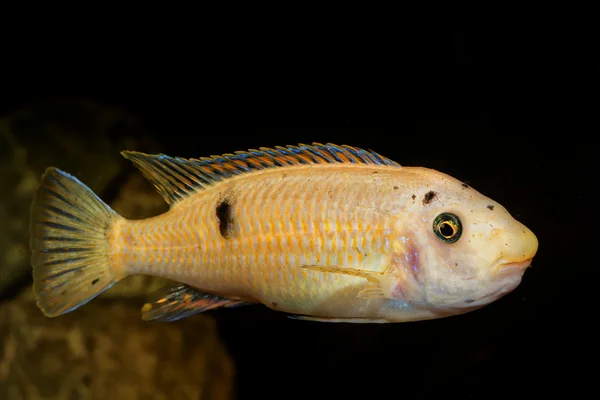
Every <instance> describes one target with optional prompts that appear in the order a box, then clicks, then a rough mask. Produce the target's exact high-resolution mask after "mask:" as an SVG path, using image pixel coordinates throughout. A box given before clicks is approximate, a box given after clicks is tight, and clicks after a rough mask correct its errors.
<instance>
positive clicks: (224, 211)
mask: <svg viewBox="0 0 600 400" xmlns="http://www.w3.org/2000/svg"><path fill="white" fill-rule="evenodd" d="M231 211H232V210H231V204H230V203H229V200H227V199H224V200H222V201H221V202H220V203H219V204H218V205H217V209H216V213H217V219H218V220H219V232H220V233H221V236H223V237H224V238H225V239H228V238H229V235H230V234H231V229H232V228H233V218H232V213H231Z"/></svg>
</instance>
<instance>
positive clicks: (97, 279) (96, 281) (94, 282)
mask: <svg viewBox="0 0 600 400" xmlns="http://www.w3.org/2000/svg"><path fill="white" fill-rule="evenodd" d="M99 280H100V278H96V279H94V280H93V281H92V285H95V284H96V283H98V281H99Z"/></svg>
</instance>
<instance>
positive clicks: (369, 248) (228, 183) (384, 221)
mask: <svg viewBox="0 0 600 400" xmlns="http://www.w3.org/2000/svg"><path fill="white" fill-rule="evenodd" d="M121 154H122V155H123V157H125V158H126V159H128V160H130V161H131V162H132V163H133V164H134V165H135V167H137V168H138V169H139V170H140V172H141V173H142V174H143V176H144V177H145V178H147V179H148V180H149V181H150V183H152V185H153V186H154V187H155V188H156V190H157V191H158V193H160V194H161V195H162V197H163V198H164V200H165V201H166V202H167V203H168V205H169V209H168V211H166V212H164V213H162V214H160V215H156V216H153V217H150V218H144V219H135V220H132V219H127V218H125V217H123V216H121V215H119V214H118V213H116V212H115V211H113V210H112V209H111V208H110V206H109V205H107V204H106V203H105V202H104V201H103V200H101V199H100V198H99V197H98V196H97V195H96V194H95V193H94V192H93V191H92V190H91V189H90V188H89V187H88V186H86V185H85V184H84V183H82V182H81V181H79V180H78V179H77V178H76V177H75V176H73V175H70V174H69V173H67V172H64V171H62V170H60V169H58V168H56V167H49V168H47V169H46V171H45V172H44V174H43V175H42V178H41V183H40V185H39V188H38V189H37V191H36V192H35V195H34V199H33V201H32V205H31V215H30V249H31V265H32V275H33V292H34V295H35V298H36V304H37V306H38V308H39V309H40V310H41V311H42V312H43V314H44V315H46V316H47V317H56V316H59V315H63V314H65V313H68V312H71V311H73V310H76V309H78V308H79V307H81V306H83V305H84V304H86V303H87V302H89V301H91V300H92V299H94V298H95V297H96V296H98V295H99V294H101V293H103V292H104V291H106V290H108V289H109V288H110V287H111V286H113V285H114V284H115V283H117V282H118V281H120V280H122V279H124V278H125V277H128V276H131V275H149V276H156V277H162V278H167V279H168V280H170V281H172V284H170V285H166V286H165V287H163V288H161V289H160V290H158V291H157V292H155V293H153V294H151V295H150V296H149V298H148V299H147V302H146V303H145V304H144V305H143V306H142V308H141V318H142V319H143V320H145V321H162V322H170V321H177V320H179V319H182V318H187V317H190V316H192V315H195V314H198V313H203V312H208V311H210V310H215V309H225V308H232V307H242V306H249V305H261V304H262V305H263V306H266V307H267V308H270V309H272V310H275V311H278V312H282V313H287V315H288V316H289V317H290V318H293V319H296V320H304V321H318V322H344V323H394V322H410V321H421V320H430V319H437V318H445V317H449V316H453V315H459V314H463V313H466V312H470V311H473V310H476V309H479V308H481V307H484V306H486V305H488V304H490V303H492V302H494V301H496V300H498V299H500V298H501V297H503V296H504V295H506V294H508V293H510V292H511V291H513V290H514V289H515V288H516V287H517V286H518V285H519V284H520V282H521V280H522V277H523V275H524V273H525V271H526V270H527V269H528V268H529V267H530V266H531V263H532V260H533V258H534V256H535V255H536V253H537V250H538V239H537V237H536V235H535V234H534V233H533V232H532V231H531V230H530V229H529V228H527V227H526V226H525V225H524V224H522V223H521V222H519V221H517V220H516V219H515V218H514V217H513V216H511V214H510V213H509V212H508V211H507V210H506V208H504V207H503V206H502V205H500V204H499V203H497V202H496V201H494V200H492V199H490V198H488V197H486V196H485V195H483V194H482V193H480V192H478V191H477V190H475V189H474V188H472V187H470V186H469V185H467V184H465V183H463V182H461V181H460V180H458V179H456V178H454V177H452V176H449V175H447V174H445V173H443V172H440V171H437V170H435V169H431V168H427V167H418V166H402V165H400V164H399V163H398V162H396V161H393V160H391V159H389V158H387V157H385V156H382V155H380V154H378V153H377V152H375V151H373V150H365V149H363V148H358V147H353V146H350V145H336V144H332V143H326V144H321V143H312V144H310V145H308V144H302V143H300V144H298V145H286V146H275V147H272V148H270V147H260V148H258V149H250V150H247V151H236V152H234V153H227V154H223V155H212V156H210V157H200V158H180V157H171V156H168V155H165V154H145V153H141V152H137V151H122V152H121Z"/></svg>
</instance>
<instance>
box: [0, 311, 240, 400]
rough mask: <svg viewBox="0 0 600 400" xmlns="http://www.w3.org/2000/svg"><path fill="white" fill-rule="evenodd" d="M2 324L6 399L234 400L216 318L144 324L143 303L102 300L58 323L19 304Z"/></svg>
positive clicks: (0, 377)
mask: <svg viewBox="0 0 600 400" xmlns="http://www.w3.org/2000/svg"><path fill="white" fill-rule="evenodd" d="M0 321H3V322H2V324H0V343H1V344H2V345H1V346H0V399H6V400H12V399H42V398H43V399H103V400H104V399H124V400H127V399H182V400H183V399H211V400H221V399H229V398H231V388H232V384H233V382H232V381H233V367H232V365H231V362H230V359H229V357H228V355H227V353H226V350H225V349H224V348H223V346H222V345H221V343H220V342H219V338H218V336H217V331H216V328H215V324H214V323H213V320H212V319H211V318H208V317H204V316H196V317H193V318H188V319H184V320H181V321H178V322H174V323H158V322H154V323H152V322H144V321H142V320H141V319H140V310H139V306H138V305H136V304H130V303H128V302H126V301H116V300H115V301H112V300H100V299H96V300H95V301H94V302H91V303H89V304H87V305H86V306H85V308H81V309H79V310H77V311H74V312H72V313H70V314H66V315H63V316H61V317H58V318H52V319H50V318H46V317H45V316H43V315H42V313H40V311H39V310H38V309H37V307H36V306H35V304H34V303H33V302H28V301H13V302H10V303H5V304H3V305H0Z"/></svg>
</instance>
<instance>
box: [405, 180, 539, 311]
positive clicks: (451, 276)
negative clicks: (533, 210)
mask: <svg viewBox="0 0 600 400" xmlns="http://www.w3.org/2000/svg"><path fill="white" fill-rule="evenodd" d="M423 170H424V171H425V172H426V176H427V179H428V185H426V187H425V189H423V190H422V192H420V193H419V194H420V196H421V197H418V200H420V201H414V205H413V207H415V209H414V212H413V213H412V217H411V219H410V221H409V222H408V224H407V225H408V229H405V230H404V232H405V233H406V235H405V236H402V235H400V238H401V239H402V240H399V241H398V247H399V248H400V252H399V253H398V255H399V257H398V259H397V261H398V263H399V264H402V263H404V264H402V265H403V266H404V269H405V270H408V271H411V274H412V275H413V277H412V279H411V280H412V284H409V285H407V286H408V287H407V288H406V290H404V293H408V294H409V296H410V294H411V293H412V299H409V300H412V301H413V302H414V303H417V304H421V305H422V306H425V307H427V308H430V309H435V308H437V309H439V310H442V311H443V310H454V312H453V313H459V312H461V310H460V309H462V310H463V311H462V312H466V311H468V310H469V309H473V308H478V307H482V306H484V305H486V304H489V303H491V302H493V301H495V300H497V299H499V298H500V297H502V296H503V295H505V294H507V293H509V292H510V291H512V290H513V289H515V288H516V287H517V286H518V285H519V283H520V282H521V278H522V276H523V274H524V272H525V270H526V269H527V268H528V267H529V266H530V264H531V261H532V259H533V257H534V256H535V254H536V252H537V250H538V240H537V238H536V236H535V234H534V233H533V232H532V231H531V230H530V229H528V228H527V227H526V226H525V225H523V224H522V223H520V222H519V221H517V220H516V219H515V218H514V217H513V216H512V215H511V214H510V213H509V212H508V211H507V210H506V208H504V207H503V206H502V205H500V204H498V203H497V202H495V201H494V200H492V199H490V198H488V197H486V196H485V195H483V194H481V193H479V192H478V191H476V190H475V189H473V188H471V187H469V186H468V185H466V184H464V183H462V182H460V181H458V180H456V179H454V178H452V177H450V176H448V175H445V174H442V173H439V172H437V171H433V170H425V169H423ZM407 255H408V256H407ZM407 263H408V264H407ZM411 263H412V264H413V265H410V264H411ZM411 289H412V290H411Z"/></svg>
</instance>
